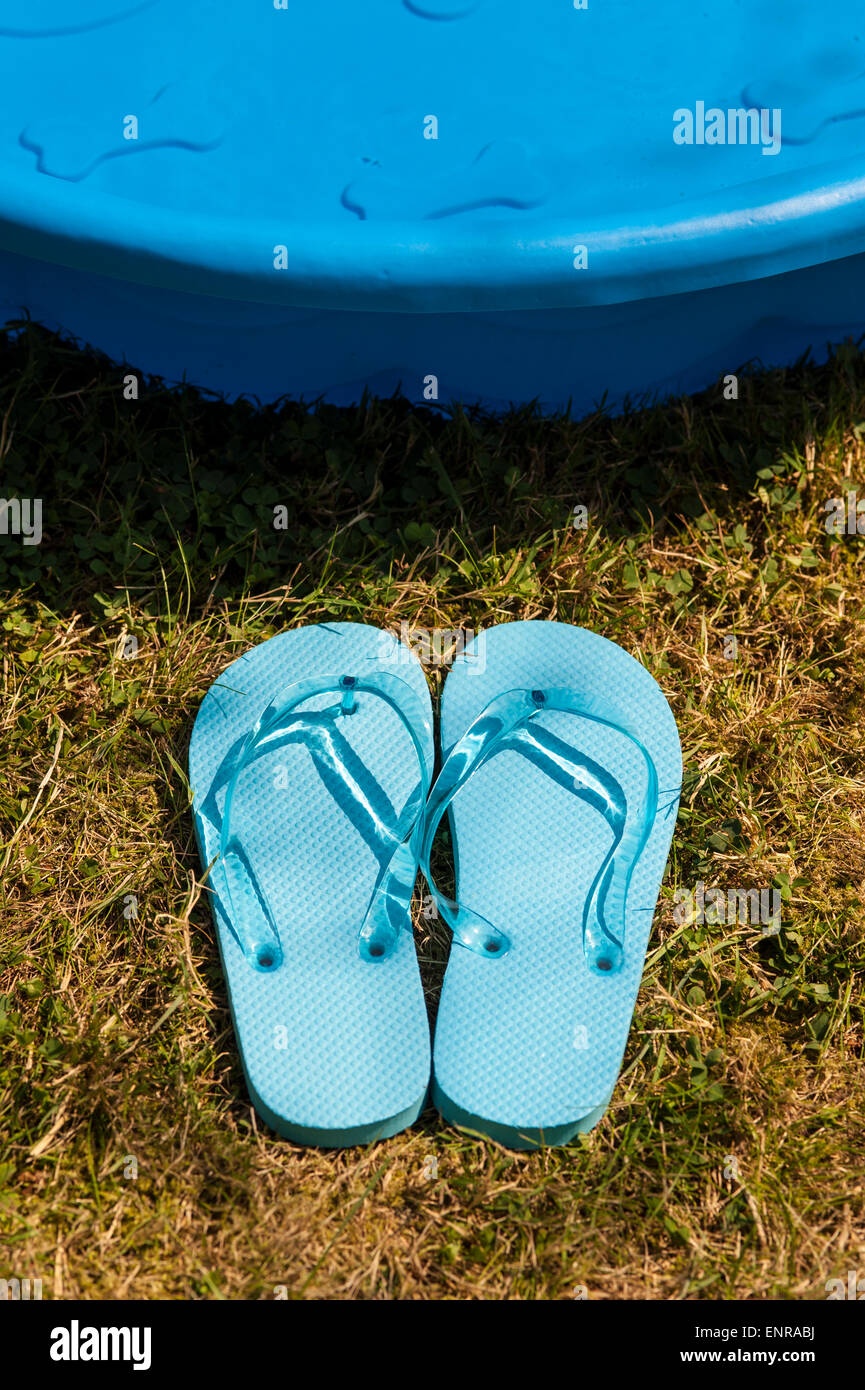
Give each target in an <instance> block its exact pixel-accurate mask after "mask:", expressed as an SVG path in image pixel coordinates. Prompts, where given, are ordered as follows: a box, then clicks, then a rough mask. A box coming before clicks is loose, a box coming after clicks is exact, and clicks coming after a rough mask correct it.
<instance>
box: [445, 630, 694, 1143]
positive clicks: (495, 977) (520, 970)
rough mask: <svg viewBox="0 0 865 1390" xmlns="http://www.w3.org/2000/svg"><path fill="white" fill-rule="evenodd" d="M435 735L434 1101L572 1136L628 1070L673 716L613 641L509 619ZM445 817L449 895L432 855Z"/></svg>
mask: <svg viewBox="0 0 865 1390" xmlns="http://www.w3.org/2000/svg"><path fill="white" fill-rule="evenodd" d="M441 744H442V750H443V756H444V762H443V766H442V769H441V772H440V773H439V776H438V778H437V780H436V783H435V786H434V787H433V789H432V791H431V793H430V797H429V802H428V805H427V815H426V823H425V831H424V839H423V846H422V855H421V865H422V868H423V870H424V873H425V875H426V877H427V879H428V881H429V882H430V886H431V888H432V890H433V893H434V895H435V900H436V902H437V904H438V910H439V913H440V915H441V916H442V917H443V918H444V920H445V921H446V922H447V924H448V925H449V926H450V928H451V930H452V932H453V946H452V950H451V954H450V959H449V962H448V967H447V972H446V975H445V981H444V988H443V991H442V998H441V1005H440V1008H439V1013H438V1021H437V1025H436V1035H435V1052H434V1081H433V1098H434V1100H435V1103H436V1105H437V1106H438V1109H439V1111H440V1113H441V1114H442V1116H443V1117H444V1118H445V1119H447V1120H450V1121H451V1122H453V1123H455V1124H457V1125H460V1126H462V1127H465V1128H468V1129H471V1130H474V1131H478V1132H480V1133H483V1134H486V1135H488V1136H489V1137H490V1138H492V1139H495V1140H498V1141H499V1142H500V1143H502V1144H506V1145H507V1146H509V1147H511V1148H515V1149H528V1148H536V1147H538V1146H541V1145H551V1144H565V1143H567V1142H568V1140H569V1139H571V1138H572V1137H573V1136H574V1135H575V1134H577V1133H578V1132H580V1131H585V1130H588V1129H591V1128H592V1127H593V1126H594V1125H595V1124H597V1122H598V1120H599V1119H600V1118H601V1116H602V1115H603V1113H604V1111H605V1110H606V1108H607V1105H608V1103H609V1100H610V1096H611V1094H612V1091H613V1088H614V1086H615V1083H616V1079H617V1077H618V1074H619V1069H620V1067H621V1063H622V1055H623V1053H624V1050H625V1044H626V1042H627V1038H628V1032H629V1029H630V1024H631V1018H632V1015H633V1012H634V1004H635V1001H636V997H637V991H638V989H639V986H640V979H641V976H642V972H643V965H644V961H645V955H646V946H647V943H648V939H649V932H650V929H651V925H652V914H653V912H654V909H655V904H656V901H657V897H658V891H659V889H660V885H661V879H662V877H663V873H664V866H665V864H666V860H667V854H668V851H669V848H670V841H671V839H672V835H673V827H674V825H675V821H676V811H677V806H678V799H679V793H680V789H681V781H682V756H681V750H680V746H679V737H678V732H677V729H676V723H675V720H674V718H673V715H672V712H671V710H670V707H669V705H668V704H667V701H666V699H665V698H664V695H663V693H662V691H661V689H660V687H659V686H658V685H657V683H656V682H655V680H654V679H653V678H652V676H651V675H650V674H649V672H648V671H647V670H645V668H644V667H643V666H641V665H640V664H639V663H638V662H637V661H635V660H634V659H633V657H631V656H629V655H628V654H627V653H626V652H624V651H623V650H622V649H621V648H620V647H618V646H616V645H615V643H613V642H610V641H607V639H606V638H603V637H599V636H597V635H596V634H595V633H593V632H587V631H585V630H584V629H582V628H578V627H572V626H569V625H566V624H564V623H553V622H514V623H507V624H505V625H503V626H501V627H495V628H492V629H489V630H487V631H486V632H482V633H480V634H478V636H477V637H476V638H475V639H474V641H473V642H472V643H470V644H469V645H468V646H467V647H466V648H465V650H464V651H463V652H462V653H461V654H460V655H459V656H458V657H457V658H456V660H455V662H454V665H453V667H452V670H451V673H450V675H449V676H448V678H447V681H446V684H445V690H444V696H443V702H442V727H441ZM445 812H448V814H449V818H450V826H451V837H452V842H453V847H454V858H455V865H456V890H455V891H456V900H452V899H449V898H447V897H446V896H444V895H443V894H442V893H441V892H440V891H439V890H438V889H437V888H436V886H435V884H434V882H433V881H432V877H431V873H430V866H429V856H430V851H431V848H432V843H433V839H434V836H435V833H436V830H437V828H438V826H439V823H440V821H441V819H442V816H443V815H444V814H445Z"/></svg>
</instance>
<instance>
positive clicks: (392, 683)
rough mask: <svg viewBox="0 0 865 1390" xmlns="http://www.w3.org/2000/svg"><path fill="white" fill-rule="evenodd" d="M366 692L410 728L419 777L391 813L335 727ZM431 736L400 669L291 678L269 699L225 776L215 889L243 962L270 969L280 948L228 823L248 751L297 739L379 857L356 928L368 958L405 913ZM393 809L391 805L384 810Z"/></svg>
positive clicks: (386, 945)
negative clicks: (322, 702) (314, 705)
mask: <svg viewBox="0 0 865 1390" xmlns="http://www.w3.org/2000/svg"><path fill="white" fill-rule="evenodd" d="M331 693H338V694H339V695H340V697H341V698H340V701H339V703H338V704H335V705H332V706H330V707H329V708H327V709H319V710H301V709H299V706H300V705H302V704H305V703H306V701H308V700H311V699H313V698H314V697H315V696H319V695H327V694H331ZM366 696H374V697H375V698H376V699H379V700H383V701H384V702H385V704H387V705H389V706H390V708H391V709H392V710H393V711H394V712H395V713H396V714H397V715H398V716H399V718H400V720H401V722H402V724H403V726H404V727H405V728H406V729H407V730H408V733H409V734H410V736H411V741H412V747H413V748H414V751H415V755H416V757H417V761H418V764H419V767H420V779H419V781H418V784H417V786H416V787H415V788H414V790H413V791H412V793H411V795H410V796H409V798H408V800H407V802H406V804H405V806H404V807H403V809H402V811H401V813H400V814H399V816H398V817H397V818H396V821H394V817H393V814H392V812H393V808H392V807H391V806H390V802H389V801H388V800H387V798H386V797H385V796H384V794H383V792H382V791H381V788H380V787H379V785H378V783H377V782H376V781H375V779H374V778H373V776H372V774H371V772H370V771H369V769H368V768H366V767H364V765H363V763H361V762H360V760H359V759H358V758H357V755H356V754H355V753H354V751H353V749H352V748H351V747H350V745H349V744H348V743H347V742H346V740H345V739H344V738H343V737H342V735H341V734H340V732H339V728H338V723H339V721H340V720H341V719H344V718H349V717H353V716H356V715H359V717H361V718H362V717H363V715H362V713H360V711H361V707H362V705H363V702H364V698H365V697H366ZM431 740H432V726H431V722H430V716H429V714H428V712H427V711H426V710H425V709H424V706H423V704H422V702H421V701H420V700H419V699H418V697H417V695H416V694H415V692H414V691H413V690H412V688H411V686H409V685H407V684H406V682H405V681H403V680H400V679H399V677H398V676H394V675H390V674H388V673H385V672H378V671H377V672H376V673H375V676H374V677H371V678H370V679H364V678H362V677H357V676H323V677H314V678H312V679H308V680H302V681H295V682H294V683H293V684H291V685H288V686H286V687H285V689H284V690H282V691H280V693H279V694H278V695H277V696H275V697H274V699H273V700H271V702H270V704H269V705H268V706H267V707H266V709H264V710H263V711H262V713H261V715H260V716H259V718H258V719H257V720H256V722H255V724H254V725H253V727H252V728H251V729H250V731H249V733H248V734H247V735H246V737H245V739H244V740H243V742H242V743H241V745H240V747H239V748H238V750H237V752H236V754H235V755H234V757H233V759H232V762H231V765H230V769H229V771H228V773H227V776H226V778H225V780H227V783H228V786H227V790H226V794H225V805H224V807H223V812H222V826H221V830H220V837H219V858H218V861H217V864H216V865H215V874H214V876H215V878H216V885H215V886H216V887H217V890H218V891H220V892H223V893H224V894H225V898H226V904H227V907H228V909H229V910H228V912H227V916H228V921H229V924H230V926H231V929H232V931H233V932H234V935H235V937H236V939H237V941H238V944H239V945H240V947H241V949H242V951H243V953H244V955H245V956H246V958H247V960H248V961H249V963H250V964H251V965H252V966H253V967H254V968H255V969H256V970H275V969H277V968H278V967H279V965H280V964H281V963H282V959H283V949H282V944H281V942H280V939H279V933H278V931H277V928H276V923H275V920H274V915H273V912H272V910H271V908H270V906H269V904H268V902H267V897H266V895H265V893H264V890H263V888H262V886H261V884H260V883H259V882H258V881H257V879H256V877H255V874H254V871H253V868H252V865H251V864H250V862H249V859H248V857H247V855H246V853H245V851H244V848H243V844H242V841H241V840H240V838H239V837H238V836H237V835H236V834H235V833H234V831H233V830H232V819H231V813H232V808H233V804H234V796H235V792H236V790H237V783H238V780H239V778H240V776H241V774H242V773H243V771H244V770H245V769H246V768H247V767H249V766H250V764H251V763H252V762H254V761H255V759H256V758H258V757H260V756H262V755H263V754H266V753H270V752H272V751H273V750H274V749H275V748H276V747H278V746H281V745H282V744H283V743H292V742H302V743H303V744H304V745H305V746H306V747H307V748H308V749H309V752H310V754H311V755H312V757H313V759H314V761H315V763H316V766H317V768H318V771H319V774H320V776H321V777H322V780H323V781H324V782H325V785H326V786H328V788H329V790H330V791H331V793H332V794H333V795H334V797H335V799H336V800H337V801H338V803H339V804H340V805H341V806H342V808H343V809H344V810H345V811H346V813H347V814H348V815H349V817H350V818H351V820H352V823H353V824H355V825H356V826H357V827H358V829H359V830H360V833H361V834H362V835H363V836H364V838H365V839H366V840H367V842H368V843H369V844H370V845H371V847H372V848H373V850H374V852H375V853H376V855H377V858H378V860H379V876H378V879H377V881H376V885H375V888H374V890H373V894H372V897H371V898H370V901H369V903H368V905H367V909H366V912H365V914H364V917H363V921H362V922H361V925H360V929H359V932H358V951H359V952H360V954H361V956H363V957H364V958H365V959H367V960H370V961H380V960H383V959H385V958H386V957H387V956H388V955H389V954H390V952H391V951H392V950H393V947H394V945H395V943H396V939H397V936H398V934H399V931H400V929H401V927H402V926H403V925H404V924H405V922H406V921H407V920H408V914H409V910H410V907H411V898H412V892H413V890H414V881H415V877H416V874H417V867H418V856H419V848H420V837H421V834H422V830H423V815H422V812H423V807H424V803H425V801H426V797H427V791H428V788H429V777H428V774H427V763H426V754H425V742H426V744H427V745H428V743H429V742H431ZM388 812H391V814H388Z"/></svg>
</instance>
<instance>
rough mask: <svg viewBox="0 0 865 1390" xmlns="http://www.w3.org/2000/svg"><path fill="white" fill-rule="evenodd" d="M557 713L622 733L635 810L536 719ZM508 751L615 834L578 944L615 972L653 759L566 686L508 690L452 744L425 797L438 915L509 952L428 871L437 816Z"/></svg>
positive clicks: (607, 777) (649, 813)
mask: <svg viewBox="0 0 865 1390" xmlns="http://www.w3.org/2000/svg"><path fill="white" fill-rule="evenodd" d="M551 710H555V711H560V712H562V713H566V714H574V715H577V716H579V717H580V718H581V719H588V720H590V721H592V722H593V723H596V724H603V725H605V726H606V727H607V728H609V729H612V730H614V731H615V732H616V733H619V734H622V735H623V736H624V737H625V738H628V739H630V741H631V742H632V743H633V744H634V745H635V746H636V747H637V748H638V749H639V751H640V753H641V755H642V757H643V760H644V762H645V764H646V771H647V773H648V786H647V788H646V794H645V797H643V798H642V799H641V801H640V805H639V808H638V810H637V812H636V813H635V814H631V815H629V807H628V802H627V798H626V796H625V793H624V791H623V789H622V787H621V786H620V784H619V783H618V782H617V781H616V779H615V778H614V777H613V776H612V775H611V774H610V773H609V772H607V771H606V770H605V769H604V768H603V767H601V765H600V764H599V763H596V762H594V761H593V760H592V759H591V758H589V757H587V756H586V755H585V754H583V753H580V752H579V751H578V750H577V749H576V748H572V747H571V746H570V744H567V743H565V742H563V740H562V739H560V738H558V737H557V735H555V734H552V733H550V731H549V730H548V729H545V728H543V726H542V725H540V724H537V723H534V722H532V721H534V720H535V719H536V717H537V716H538V715H540V714H545V713H547V712H548V711H551ZM504 748H509V749H512V750H513V751H514V752H516V753H520V754H522V755H523V756H524V757H526V758H528V759H529V760H530V761H531V762H532V763H534V764H535V766H537V767H539V768H541V769H542V771H544V772H545V773H546V774H547V775H548V776H550V777H552V778H553V779H554V780H555V781H556V782H558V783H559V784H560V785H561V786H564V787H566V788H567V789H568V790H569V791H572V792H574V794H575V795H576V796H578V797H579V798H580V800H582V801H585V802H587V803H588V804H589V805H590V806H593V807H594V809H595V810H596V811H599V812H600V814H601V815H602V816H603V817H604V819H605V821H606V822H607V824H608V826H609V827H610V830H611V831H612V833H613V843H612V845H611V846H610V848H609V850H608V851H607V853H606V855H605V856H604V860H603V862H602V864H601V866H600V868H599V869H598V872H597V874H596V875H595V878H594V880H593V882H592V886H591V889H590V890H589V894H588V896H587V898H586V904H585V908H584V910H583V924H582V927H583V949H584V952H585V956H586V960H587V962H588V964H589V966H590V968H591V969H592V970H595V971H597V972H598V973H599V974H603V975H609V974H614V973H616V972H617V971H619V970H621V968H622V964H623V961H624V949H625V913H626V908H627V900H628V889H629V887H630V883H631V877H632V875H633V872H634V868H635V866H636V863H637V860H638V859H639V857H640V855H641V854H642V852H643V849H644V848H645V845H646V842H647V840H648V838H649V834H650V832H651V829H652V825H653V824H654V820H655V816H656V814H657V809H658V776H657V772H656V769H655V764H654V763H653V762H652V759H651V758H650V756H649V754H648V752H647V751H646V749H645V748H644V746H643V744H642V743H641V742H640V739H639V738H638V736H637V734H636V733H635V732H634V731H633V730H631V729H629V728H627V727H626V726H625V725H624V724H622V723H617V722H616V721H614V720H612V719H610V718H609V712H608V708H607V706H606V704H603V705H602V704H601V702H600V701H598V700H596V699H594V698H593V697H592V696H585V695H577V694H576V693H575V692H574V691H572V690H559V689H555V690H508V691H505V692H504V693H503V694H501V695H497V696H495V698H494V699H492V700H491V701H490V702H489V704H488V705H487V706H486V707H485V708H484V709H483V710H482V711H481V713H480V714H479V715H478V717H477V719H476V720H475V721H474V723H473V724H471V725H470V726H469V728H468V729H467V730H466V732H465V733H464V734H463V736H462V738H461V739H460V740H459V741H458V742H457V743H455V744H454V746H453V748H452V749H451V751H450V753H449V755H448V757H447V759H446V761H445V764H444V766H443V767H442V770H441V772H440V773H439V775H438V777H437V779H436V782H435V785H434V787H433V789H432V791H431V792H430V795H429V800H428V802H427V813H426V816H425V820H424V835H423V842H422V845H421V855H420V864H421V869H422V870H423V873H424V875H425V877H426V879H427V882H428V883H429V885H430V888H431V889H432V892H433V894H434V896H435V898H436V902H437V905H438V909H439V912H440V914H441V916H442V917H443V918H444V920H445V921H446V922H447V924H448V926H449V927H450V928H451V931H452V932H453V934H454V939H455V940H456V941H457V942H459V944H460V945H462V946H466V947H468V949H469V950H472V951H476V952H478V953H480V954H482V955H486V956H488V957H492V958H497V959H500V958H501V957H502V956H504V955H506V954H507V951H508V950H509V948H510V941H509V940H508V938H507V937H506V936H505V934H504V933H503V932H501V931H499V930H498V929H497V928H495V927H494V926H492V924H491V923H490V922H488V921H487V920H486V918H484V917H482V916H481V915H480V913H478V912H475V911H474V910H473V909H472V908H470V907H468V906H467V905H466V904H464V903H457V902H454V901H453V900H452V899H450V898H447V897H445V895H444V894H443V893H441V892H440V891H439V889H438V888H437V887H436V885H435V883H434V881H433V878H432V875H431V873H430V864H429V861H430V853H431V850H432V845H433V840H434V838H435V834H436V831H437V829H438V826H439V822H440V821H441V818H442V816H443V815H444V813H445V811H446V810H447V808H448V806H449V805H450V803H451V802H452V801H453V799H454V797H455V796H456V795H457V793H458V792H459V791H460V790H461V789H462V788H463V787H464V786H465V785H466V782H467V781H468V780H469V778H470V777H471V776H472V775H473V774H474V773H475V772H476V771H477V770H478V768H479V767H481V766H483V764H484V763H486V762H488V761H489V760H490V758H493V757H495V755H496V754H497V753H500V752H501V751H502V749H504Z"/></svg>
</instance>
